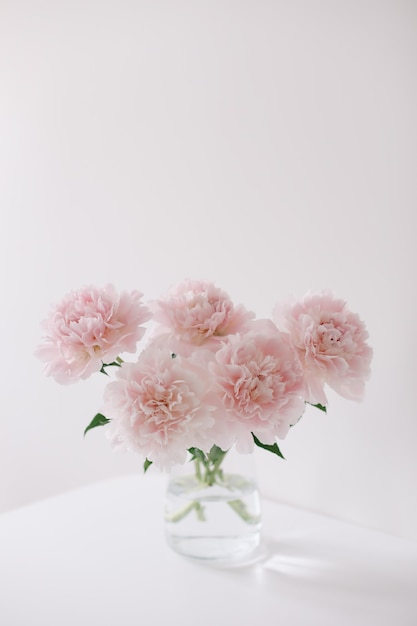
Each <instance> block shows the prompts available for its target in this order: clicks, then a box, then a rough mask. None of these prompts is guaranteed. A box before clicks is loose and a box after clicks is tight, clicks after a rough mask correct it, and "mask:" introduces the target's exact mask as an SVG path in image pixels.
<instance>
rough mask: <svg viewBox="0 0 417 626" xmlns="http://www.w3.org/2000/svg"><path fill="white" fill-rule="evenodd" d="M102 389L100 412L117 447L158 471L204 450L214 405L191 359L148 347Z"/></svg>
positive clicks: (204, 377) (202, 375) (201, 372)
mask: <svg viewBox="0 0 417 626" xmlns="http://www.w3.org/2000/svg"><path fill="white" fill-rule="evenodd" d="M116 376H117V380H116V381H115V382H112V383H109V384H108V385H107V387H106V390H105V397H104V400H105V406H104V411H105V414H106V416H107V417H108V418H110V419H111V420H112V421H111V423H110V425H109V426H108V433H109V437H110V439H111V440H112V441H113V443H114V444H115V445H116V446H120V447H122V448H124V449H127V450H131V451H135V452H138V453H140V454H141V455H142V456H143V457H144V458H147V459H149V460H150V461H152V462H154V463H155V465H156V466H158V467H159V468H160V469H163V470H168V469H170V468H171V467H172V466H173V465H174V464H176V463H184V462H185V460H186V457H187V449H188V448H190V447H192V446H196V447H199V448H201V449H205V450H209V449H210V447H211V445H212V443H213V441H212V440H211V439H210V432H211V429H212V427H213V424H214V413H215V412H216V407H215V404H212V402H211V400H212V398H211V395H210V381H209V376H208V374H207V371H206V370H204V369H202V368H201V367H200V366H199V365H197V364H196V362H195V361H193V359H187V358H184V357H181V356H177V357H175V358H172V356H171V352H170V351H169V350H168V349H165V350H163V349H161V348H160V347H158V346H157V347H154V346H153V345H152V344H151V345H150V346H148V347H147V348H146V349H145V350H144V351H143V352H142V353H141V355H140V357H139V359H138V361H137V362H136V363H124V364H123V365H122V367H121V368H120V369H119V370H117V373H116Z"/></svg>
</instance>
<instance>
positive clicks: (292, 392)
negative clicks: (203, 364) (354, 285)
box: [209, 320, 305, 452]
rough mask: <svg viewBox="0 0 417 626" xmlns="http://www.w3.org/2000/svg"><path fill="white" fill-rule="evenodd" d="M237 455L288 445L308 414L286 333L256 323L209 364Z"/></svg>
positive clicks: (231, 340) (268, 324)
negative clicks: (256, 442)
mask: <svg viewBox="0 0 417 626" xmlns="http://www.w3.org/2000/svg"><path fill="white" fill-rule="evenodd" d="M209 367H210V371H211V374H212V375H213V377H214V379H215V381H216V389H217V393H218V394H219V397H220V400H221V402H222V404H223V406H224V408H225V420H226V422H227V424H228V428H229V433H230V439H231V440H234V442H235V443H236V449H237V450H239V451H241V452H250V451H251V450H252V449H253V437H252V433H253V434H254V435H255V436H256V437H257V438H258V439H260V440H261V441H262V442H263V443H266V444H273V443H274V442H275V439H276V437H278V438H280V439H283V438H284V437H285V436H286V434H287V432H288V429H289V427H290V426H291V425H292V424H294V423H296V422H297V421H298V420H299V418H300V417H301V415H302V414H303V411H304V406H305V405H304V400H303V397H302V392H303V377H302V370H301V365H300V363H299V360H298V357H297V354H296V352H295V350H294V349H293V347H292V345H291V343H290V340H289V337H288V335H287V334H286V333H283V332H280V331H279V330H278V329H277V327H276V326H275V325H274V324H273V322H272V321H271V320H257V321H254V322H253V323H252V326H251V330H249V331H248V332H246V333H245V334H242V335H241V334H236V335H233V336H230V337H228V339H227V340H226V341H225V342H224V343H223V345H222V347H221V348H220V349H219V350H218V351H217V352H216V354H215V358H214V361H213V362H212V363H210V366H209Z"/></svg>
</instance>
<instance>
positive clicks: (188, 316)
mask: <svg viewBox="0 0 417 626" xmlns="http://www.w3.org/2000/svg"><path fill="white" fill-rule="evenodd" d="M253 317H254V314H253V313H251V312H249V311H246V309H245V308H244V307H243V306H237V307H235V306H234V304H233V302H232V301H231V299H230V298H229V296H228V295H227V293H225V292H224V291H222V290H221V289H219V288H217V287H216V286H215V285H213V284H212V283H209V282H203V281H192V280H186V281H184V282H183V283H181V284H179V285H178V286H176V287H175V288H173V289H171V291H170V292H169V293H168V295H167V297H166V298H164V299H161V300H158V301H157V302H155V303H154V319H155V320H156V321H157V322H160V324H161V327H160V329H159V332H161V333H164V332H165V333H168V336H170V337H171V338H172V345H173V346H174V351H178V352H185V353H187V354H190V352H191V349H192V348H194V347H196V346H202V345H205V346H206V347H209V348H210V349H216V348H218V347H219V342H220V340H221V339H222V338H223V337H225V336H227V335H229V334H234V333H237V332H241V331H242V330H244V328H245V326H246V324H247V323H248V321H249V320H251V319H252V318H253Z"/></svg>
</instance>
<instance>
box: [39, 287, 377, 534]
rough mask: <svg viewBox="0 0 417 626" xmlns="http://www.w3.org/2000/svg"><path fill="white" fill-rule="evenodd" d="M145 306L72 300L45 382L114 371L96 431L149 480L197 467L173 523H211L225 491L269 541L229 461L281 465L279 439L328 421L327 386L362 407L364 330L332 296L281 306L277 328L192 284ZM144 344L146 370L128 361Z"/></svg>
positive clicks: (100, 295) (45, 352) (56, 325)
mask: <svg viewBox="0 0 417 626" xmlns="http://www.w3.org/2000/svg"><path fill="white" fill-rule="evenodd" d="M142 299H143V294H142V293H140V292H138V291H132V292H130V293H128V292H122V293H120V294H119V293H118V292H117V291H116V290H115V288H114V287H113V286H111V285H108V286H106V287H105V288H103V289H98V288H96V287H93V286H89V287H85V288H83V289H80V290H77V291H73V292H71V293H69V294H68V295H67V296H65V298H64V299H63V300H62V302H60V303H59V304H58V305H56V306H54V307H53V308H52V310H51V312H50V314H49V317H48V318H47V319H46V320H45V321H44V322H43V328H44V338H43V342H42V344H41V345H40V347H39V348H38V349H37V352H36V354H37V356H38V357H39V358H40V359H41V361H43V362H44V364H45V373H46V374H47V375H50V376H52V377H53V378H54V379H55V380H56V381H57V382H59V383H61V384H67V383H74V382H76V381H78V380H81V379H86V378H88V377H89V376H90V375H92V374H93V373H95V372H101V373H103V374H105V375H109V372H110V371H112V372H113V373H114V378H113V379H112V380H111V381H109V382H108V384H107V385H106V387H105V391H104V397H103V403H102V407H101V410H100V412H99V413H97V414H96V415H95V416H94V418H93V419H92V421H91V422H90V423H89V424H88V426H87V427H86V429H85V432H88V431H89V430H91V429H92V428H95V427H97V426H105V429H106V434H107V436H108V438H109V439H110V441H111V442H112V445H113V446H115V447H118V448H122V449H125V450H131V451H134V452H137V453H138V454H139V455H140V456H141V458H142V462H143V467H144V470H145V471H146V470H148V468H149V467H150V466H151V465H153V464H154V465H155V466H156V467H158V468H160V469H161V470H163V471H167V472H172V471H173V470H174V469H175V468H178V467H179V466H185V465H189V464H188V463H187V461H189V460H190V461H192V463H191V465H192V467H193V470H194V473H193V477H192V483H190V480H189V478H187V480H184V478H181V479H177V482H176V483H175V488H174V489H173V491H172V493H175V494H176V496H178V494H179V490H180V488H181V489H182V492H185V493H187V494H188V496H187V498H188V499H187V502H186V503H185V504H184V505H183V506H179V508H178V507H177V506H176V505H172V507H171V508H170V507H169V506H168V511H167V515H166V520H167V523H168V524H170V525H171V526H172V525H173V524H176V523H177V522H179V521H181V520H185V519H187V518H189V517H190V515H193V518H194V519H196V520H198V521H199V522H201V521H205V520H206V513H205V505H204V502H206V503H207V502H209V501H210V500H212V499H213V493H217V492H218V491H219V490H220V491H222V490H223V491H224V489H225V490H226V493H227V494H229V495H228V497H227V498H226V500H227V503H228V508H229V509H230V510H232V511H233V512H234V514H236V517H237V518H239V519H240V520H241V521H243V522H244V523H246V524H249V525H252V526H255V527H256V533H259V518H260V515H259V506H258V505H257V504H256V502H255V500H253V498H252V501H249V500H248V499H246V500H245V493H246V492H247V489H246V488H247V486H248V485H247V484H246V483H245V484H244V485H243V487H242V483H241V482H239V480H240V479H238V478H237V477H236V476H237V475H236V474H233V475H229V474H226V473H225V471H224V465H225V460H226V459H227V457H228V456H229V455H230V451H231V450H234V451H236V452H237V453H238V454H239V455H240V456H241V457H242V456H244V455H248V454H249V453H251V452H252V451H253V450H254V447H255V446H257V447H260V448H262V449H264V450H266V451H268V452H271V453H274V454H276V455H277V456H280V457H282V456H283V455H282V453H281V450H280V448H279V446H278V441H277V440H282V439H284V438H285V437H286V435H287V433H288V431H289V429H290V428H291V427H292V426H293V425H295V424H296V423H297V422H298V421H299V420H300V418H301V416H302V415H303V412H304V410H305V406H306V404H310V405H313V406H315V407H317V408H318V409H320V410H322V411H326V408H327V397H326V393H325V388H326V386H329V387H330V388H332V389H333V390H334V391H336V392H337V393H338V394H340V395H341V396H343V397H345V398H348V399H351V400H361V399H362V397H363V392H364V387H365V382H366V380H367V379H368V377H369V375H370V363H371V359H372V349H371V348H370V347H369V345H368V343H367V340H368V333H367V331H366V328H365V325H364V323H363V322H362V321H361V319H360V318H359V317H358V315H357V314H355V313H352V312H351V311H350V310H349V309H348V307H347V305H346V303H345V302H344V301H343V300H341V299H338V298H336V297H335V296H334V295H333V294H332V293H330V292H319V293H308V294H307V295H306V296H305V297H304V298H302V299H301V300H299V301H292V302H289V303H287V304H285V305H282V304H278V305H276V306H275V308H274V310H273V313H272V315H271V318H268V319H257V318H256V317H255V314H254V313H253V312H250V311H248V310H246V308H245V307H243V306H242V305H238V306H237V305H235V304H234V303H233V302H232V300H231V299H230V297H229V296H228V294H227V293H225V292H224V291H222V290H221V289H219V288H218V287H217V286H215V285H214V284H212V283H210V282H203V281H194V280H186V281H184V282H183V283H181V284H179V285H177V286H175V287H173V288H172V289H171V290H170V291H168V293H167V294H166V295H165V296H164V297H162V298H161V299H159V300H155V301H150V302H148V303H146V304H144V303H143V300H142ZM148 323H149V328H147V326H146V325H147V324H148ZM146 333H147V336H146ZM142 341H143V346H142V349H141V350H140V352H139V355H138V356H137V357H136V358H135V360H133V361H131V362H127V361H125V360H124V358H123V359H122V356H121V355H123V356H124V354H125V353H137V350H138V344H139V342H142ZM187 481H188V482H187ZM245 489H246V492H245ZM193 490H197V491H198V492H199V494H200V496H201V497H197V496H195V493H194V492H193V495H192V496H190V495H189V494H190V493H191V492H192V491H193ZM216 490H217V491H216ZM249 491H250V490H249ZM237 492H239V497H237V496H236V493H237ZM251 493H252V491H251ZM221 498H225V496H224V493H223V495H221ZM251 506H252V509H253V510H251ZM186 532H187V533H188V532H191V531H186ZM219 532H220V531H217V536H219ZM220 534H221V533H220Z"/></svg>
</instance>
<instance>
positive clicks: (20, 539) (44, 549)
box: [0, 474, 417, 626]
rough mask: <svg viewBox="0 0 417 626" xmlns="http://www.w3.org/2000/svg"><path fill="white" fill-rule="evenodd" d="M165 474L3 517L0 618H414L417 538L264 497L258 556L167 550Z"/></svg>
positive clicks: (16, 622)
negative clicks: (222, 558) (208, 560)
mask: <svg viewBox="0 0 417 626" xmlns="http://www.w3.org/2000/svg"><path fill="white" fill-rule="evenodd" d="M164 487H165V478H164V477H163V476H151V475H149V474H148V475H147V476H142V475H137V476H124V477H121V478H116V479H113V480H110V481H103V482H100V483H96V484H93V485H89V486H87V487H83V488H81V489H78V490H75V491H72V492H69V493H66V494H62V495H60V496H57V497H53V498H49V499H47V500H43V501H41V502H38V503H36V504H33V505H30V506H26V507H22V508H20V509H16V510H14V511H11V512H8V513H4V514H3V515H1V516H0V624H1V625H2V626H37V625H39V626H41V625H42V626H70V625H71V626H84V625H86V626H87V625H88V626H153V625H156V626H158V625H159V624H175V625H176V626H177V625H179V624H188V625H191V624H195V625H196V626H208V625H209V624H210V626H213V625H215V626H222V625H223V624H224V625H226V624H227V625H228V626H237V625H243V626H246V624H248V625H249V624H250V625H252V624H260V623H261V622H262V623H263V624H268V625H269V624H271V625H275V624H276V625H283V626H292V625H296V626H304V625H305V626H316V625H317V626H327V625H329V626H345V625H351V626H374V625H375V626H385V625H394V624H395V626H416V624H417V542H412V541H408V540H404V539H401V538H397V537H393V536H390V535H385V534H382V533H378V532H374V531H371V530H367V529H364V528H359V527H356V526H353V525H350V524H346V523H343V522H340V521H337V520H334V519H331V518H328V517H324V516H320V515H315V514H312V513H308V512H305V511H300V510H297V509H294V508H291V507H288V506H282V505H279V504H276V503H273V502H271V501H267V500H266V501H265V500H264V502H263V540H262V545H261V549H260V550H259V553H257V554H256V555H255V558H254V559H253V560H252V562H251V563H247V564H245V565H243V566H240V567H224V566H223V567H219V566H217V567H215V566H213V565H211V566H210V565H207V564H203V563H200V562H196V561H193V560H188V559H186V558H184V557H181V556H179V555H177V554H176V553H174V552H172V551H171V550H170V548H168V547H167V545H166V544H165V539H164V536H163V523H162V507H163V494H164Z"/></svg>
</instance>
